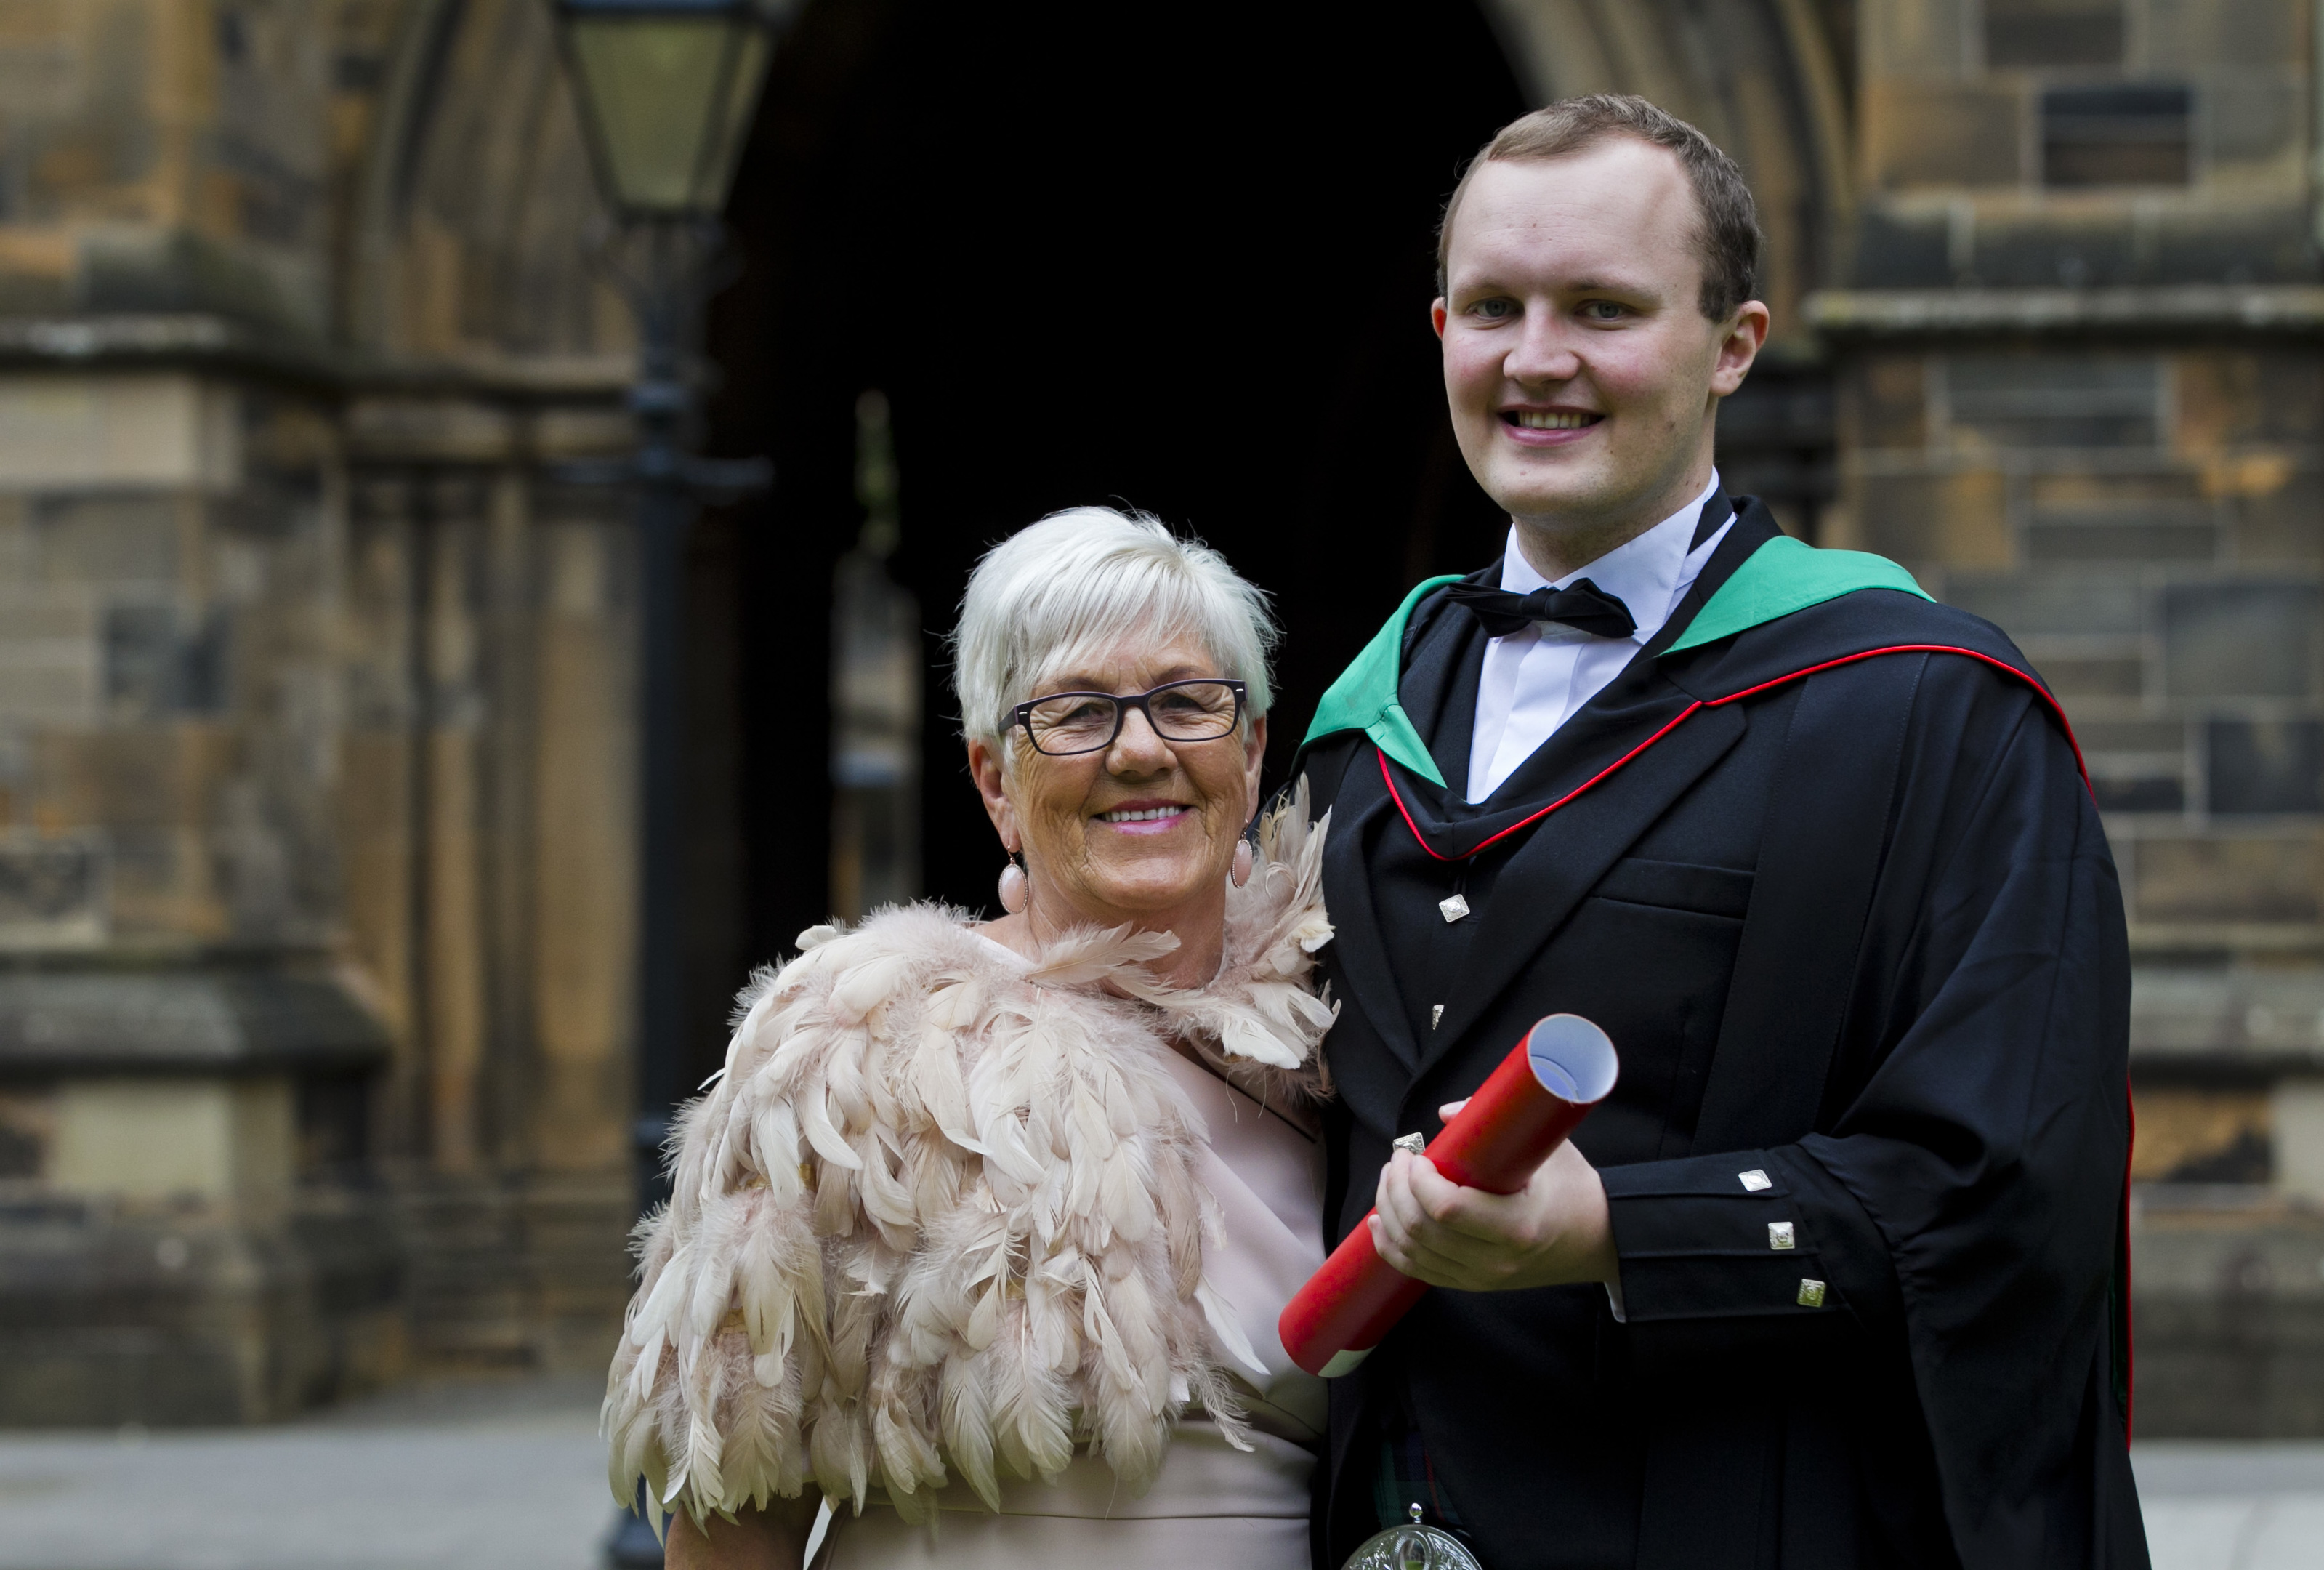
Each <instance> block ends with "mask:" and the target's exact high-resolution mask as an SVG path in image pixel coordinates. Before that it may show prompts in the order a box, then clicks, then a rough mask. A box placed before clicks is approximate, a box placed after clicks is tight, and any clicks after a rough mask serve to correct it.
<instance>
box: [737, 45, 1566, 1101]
mask: <svg viewBox="0 0 2324 1570" xmlns="http://www.w3.org/2000/svg"><path fill="white" fill-rule="evenodd" d="M1524 107H1525V104H1524V100H1523V98H1522V97H1521V96H1520V94H1519V90H1518V88H1517V83H1516V81H1515V79H1514V78H1513V76H1512V74H1511V71H1510V69H1509V68H1508V65H1507V63H1506V62H1505V60H1504V59H1503V56H1502V53H1501V51H1500V49H1499V44H1498V42H1497V41H1496V39H1495V37H1494V34H1493V32H1492V31H1491V30H1490V29H1489V26H1488V25H1487V23H1486V21H1485V20H1484V18H1483V17H1482V16H1481V15H1480V14H1479V13H1478V11H1477V10H1476V8H1474V7H1473V6H1471V5H1457V6H1446V5H1440V4H1431V3H1428V0H1397V3H1396V4H1393V5H1389V6H1388V7H1387V8H1386V9H1385V10H1376V11H1374V12H1372V13H1371V14H1369V17H1368V19H1367V23H1366V25H1365V26H1363V27H1361V28H1346V27H1333V28H1325V27H1322V26H1320V25H1319V24H1318V23H1317V19H1316V16H1315V14H1314V11H1313V10H1312V8H1309V7H1304V6H1297V5H1291V4H1288V3H1286V0H1268V3H1264V4H1243V5H1233V6H1224V5H1221V6H1214V7H1211V8H1209V10H1208V13H1207V14H1204V13H1203V12H1202V11H1196V12H1191V13H1190V12H1188V11H1186V10H1185V9H1183V8H1171V9H1167V10H1164V11H1144V12H1126V11H1121V10H1118V9H1111V8H1093V7H1090V6H1086V5H1074V4H1068V3H1064V0H1052V3H1050V4H1046V5H1035V6H1026V7H1010V8H1003V9H1002V10H1001V11H979V10H974V9H971V8H963V7H957V6H949V5H935V4H913V3H911V0H891V3H890V4H888V5H884V6H878V7H874V6H867V5H859V6H853V7H848V8H844V10H843V9H842V8H836V7H834V8H827V9H821V10H816V11H811V12H810V13H809V14H808V15H807V18H806V19H805V21H804V22H803V23H802V25H801V27H800V28H799V30H798V32H796V33H795V34H794V35H793V36H792V38H791V39H790V40H789V41H788V42H787V45H786V48H785V51H784V54H783V57H782V59H781V60H780V61H779V63H778V65H777V67H776V71H775V77H774V79H773V80H772V81H771V82H770V86H769V89H768V96H767V99H766V105H765V107H764V109H763V111H762V115H761V124H760V125H759V127H758V130H757V134H756V137H755V140H754V143H753V145H752V150H751V152H749V154H748V155H747V157H746V161H745V163H744V165H743V168H742V171H741V174H740V177H739V179H738V181H737V190H736V195H735V198H734V200H733V208H732V213H731V218H732V222H733V226H734V231H735V235H736V239H737V242H738V245H739V248H740V251H741V254H742V258H743V264H744V271H743V273H742V277H741V278H740V280H739V281H738V282H736V283H735V284H734V285H733V287H731V288H730V289H729V290H728V291H726V293H725V294H724V296H723V297H722V299H721V300H719V302H718V304H717V305H716V307H715V309H714V314H713V321H712V328H711V331H710V335H709V347H710V352H711V354H712V355H713V356H714V357H715V359H716V360H717V362H718V364H719V365H720V367H721V369H722V370H723V371H724V377H725V381H724V391H723V392H722V394H721V395H720V397H719V399H718V400H717V402H716V404H715V410H714V420H715V443H716V445H717V447H718V448H719V450H724V451H732V452H747V451H771V452H772V454H773V455H774V457H775V461H776V466H777V471H778V475H779V481H778V485H777V489H776V491H775V493H774V494H773V495H771V496H770V498H768V499H767V500H766V501H765V502H764V503H761V504H757V505H752V506H749V507H745V508H738V509H734V510H733V511H732V512H730V513H726V514H724V515H723V516H719V517H715V518H713V519H712V520H710V521H709V522H708V523H707V524H706V526H705V530H704V532H703V537H702V542H701V553H700V556H699V558H698V559H697V583H696V592H697V603H698V604H699V605H700V607H701V614H700V615H699V616H698V617H697V628H698V633H697V648H696V669H697V670H700V671H701V672H703V673H704V675H705V679H709V680H716V679H719V676H714V675H713V674H712V673H714V672H716V673H720V675H723V674H724V672H727V671H731V672H732V686H731V688H727V689H725V690H724V691H715V690H712V689H711V688H707V687H705V688H703V689H702V691H701V695H700V696H701V697H702V699H703V704H704V708H705V710H707V711H712V712H705V713H704V714H702V715H701V716H698V717H699V718H701V719H710V718H712V717H713V713H715V711H716V710H717V709H719V708H721V707H723V708H724V723H725V724H727V725H731V726H732V727H733V730H732V734H733V737H734V747H733V753H732V754H731V755H732V759H733V763H734V766H735V771H734V773H733V776H732V779H733V796H732V797H731V798H730V799H729V801H728V803H727V804H726V805H727V807H728V808H729V809H730V810H731V811H732V813H733V822H734V823H735V824H736V826H737V829H738V834H737V839H738V841H739V844H736V845H734V846H733V848H734V850H735V851H737V852H739V859H738V861H737V863H736V864H735V867H734V869H733V871H731V872H730V871H728V870H724V869H722V868H721V867H720V866H719V865H718V862H719V857H718V856H717V855H716V854H705V855H703V856H700V857H698V858H697V859H696V866H697V867H700V868H702V869H703V870H704V871H705V873H708V874H709V875H711V876H714V877H724V876H733V877H734V880H735V882H734V884H733V891H734V893H735V894H736V895H738V896H739V897H740V901H741V908H742V910H743V912H744V913H745V914H744V916H743V919H742V925H741V927H740V928H738V929H737V930H735V931H734V932H733V933H732V935H731V937H730V939H729V941H731V942H732V943H733V951H734V953H735V954H736V956H737V957H738V958H739V957H741V956H742V954H745V953H747V954H748V955H750V956H757V957H765V956H771V955H773V954H775V953H777V952H779V950H781V949H782V948H785V947H788V944H789V943H790V941H791V939H792V937H793V936H794V935H795V934H796V933H797V932H798V930H799V929H800V928H802V927H804V926H806V925H807V924H809V923H810V922H813V921H816V920H819V919H822V917H823V914H824V912H825V909H826V905H827V891H826V889H825V861H824V857H823V854H822V831H823V827H824V826H825V824H826V823H827V822H828V821H829V787H828V784H827V776H826V774H825V769H824V758H823V747H822V743H823V740H824V737H825V735H826V734H827V731H828V725H829V720H828V716H827V713H826V711H825V707H824V706H825V697H824V695H825V692H826V691H827V689H828V677H827V669H828V658H829V656H828V649H829V640H830V633H829V626H828V622H827V620H826V614H827V603H826V602H827V586H828V585H829V584H830V582H831V571H832V564H833V562H834V560H835V558H836V556H837V555H838V553H839V552H840V551H842V550H845V549H846V548H847V547H848V546H849V545H850V544H851V543H852V542H853V540H854V537H855V533H856V530H857V527H858V524H859V521H860V520H861V518H862V509H861V507H860V506H859V504H858V503H857V500H856V495H855V472H854V462H855V420H856V415H855V404H856V400H857V397H858V394H859V393H861V392H862V391H863V390H865V389H866V388H879V389H881V390H882V391H884V392H886V393H887V394H888V396H889V399H890V402H891V404H892V407H893V410H894V429H895V443H896V454H897V462H898V467H899V474H900V477H901V485H902V504H901V516H902V543H901V546H900V548H899V550H897V551H896V553H895V555H894V556H893V557H892V558H891V559H890V570H891V571H892V572H893V573H894V574H895V576H896V577H898V578H899V580H900V581H901V582H902V584H903V585H904V586H905V587H907V588H908V589H909V590H910V592H911V593H912V594H914V595H915V596H917V597H918V601H919V604H920V605H921V606H922V608H923V609H922V621H923V624H924V626H925V627H926V628H927V641H926V649H925V654H926V664H927V668H928V669H929V670H930V672H931V674H930V676H929V683H928V688H927V693H926V699H925V702H924V705H923V713H924V715H925V723H924V725H923V738H922V741H923V750H924V763H923V771H922V774H923V779H924V780H925V786H924V790H923V796H924V807H923V832H922V836H921V847H922V849H921V857H922V867H923V872H924V881H925V885H926V888H927V892H929V893H930V894H932V895H936V896H938V897H941V898H944V899H947V900H955V901H959V902H962V903H965V904H970V905H979V904H990V902H991V897H992V894H991V891H992V878H993V874H994V873H995V872H996V871H997V870H998V867H999V853H998V850H997V848H996V847H995V845H994V844H993V841H992V836H991V830H990V828H989V827H987V826H986V824H985V822H984V820H983V816H982V810H981V808H979V807H978V805H977V803H976V800H975V797H974V795H973V791H972V790H970V789H969V786H968V782H967V780H966V777H965V771H964V766H963V763H962V760H961V753H960V747H959V743H958V741H957V739H956V737H955V735H954V711H953V708H952V707H951V704H950V701H949V695H948V693H947V692H946V691H945V688H944V687H943V676H942V670H943V665H944V651H943V648H942V645H941V642H940V634H941V633H942V632H943V631H944V630H945V628H946V627H947V626H948V625H949V624H950V621H951V613H952V607H953V605H954V603H955V602H956V601H957V599H958V597H959V594H960V590H961V586H962V584H963V582H964V579H965V577H966V574H967V570H968V568H969V567H970V566H971V564H972V563H973V561H974V559H975V558H976V556H977V554H978V553H979V552H980V551H981V550H982V549H983V548H984V547H985V546H986V545H988V544H990V543H991V541H993V540H996V539H998V538H1000V537H1001V536H1002V535H1004V534H1006V533H1008V532H1010V531H1012V530H1014V529H1016V528H1018V527H1020V526H1021V525H1023V524H1024V523H1026V522H1030V521H1031V520H1033V519H1034V518H1036V517H1038V516H1040V515H1041V514H1043V513H1047V512H1049V511H1052V510H1054V509H1056V508H1059V507H1064V506H1068V505H1073V504H1075V503H1087V502H1107V501H1122V502H1127V503H1130V504H1133V505H1136V506H1139V507H1144V508H1148V509H1150V510H1152V511H1154V512H1156V513H1159V514H1160V515H1161V516H1162V517H1164V518H1165V519H1167V520H1168V521H1169V522H1172V523H1174V524H1176V525H1179V526H1182V527H1185V528H1190V529H1193V530H1194V531H1199V532H1200V533H1202V534H1203V536H1204V537H1205V538H1207V539H1209V540H1211V541H1212V542H1213V543H1214V544H1215V545H1217V546H1219V547H1220V548H1221V549H1222V550H1224V551H1225V552H1226V553H1227V554H1228V555H1229V557H1230V558H1231V559H1232V560H1233V561H1234V562H1235V564H1236V565H1237V566H1238V567H1239V568H1241V569H1242V570H1243V571H1244V572H1246V573H1247V574H1249V575H1250V576H1251V577H1253V578H1255V579H1256V580H1257V581H1258V582H1259V583H1260V584H1262V585H1263V586H1266V587H1267V588H1268V590H1270V591H1271V592H1272V593H1273V594H1274V595H1275V596H1277V604H1278V605H1279V608H1280V611H1281V614H1282V616H1283V620H1284V623H1285V624H1286V631H1287V633H1288V637H1287V640H1286V647H1285V651H1284V655H1283V660H1282V674H1283V686H1284V689H1285V691H1286V694H1287V695H1288V697H1287V698H1286V702H1285V704H1284V706H1283V707H1282V708H1281V709H1280V710H1279V711H1278V723H1277V732H1276V735H1275V737H1274V738H1273V746H1272V748H1271V757H1272V761H1273V762H1274V763H1275V765H1276V767H1277V770H1279V769H1280V767H1281V765H1282V763H1283V762H1284V760H1285V759H1286V758H1287V756H1288V753H1289V748H1290V744H1291V743H1294V742H1296V738H1297V732H1298V730H1299V728H1300V727H1302V726H1304V725H1305V719H1306V715H1307V712H1308V710H1309V709H1310V708H1312V707H1313V704H1314V699H1315V697H1316V695H1317V694H1318V693H1319V692H1320V691H1321V690H1322V688H1323V685H1324V683H1325V682H1327V681H1328V680H1329V679H1330V677H1331V675H1332V673H1333V670H1335V669H1336V668H1337V665H1338V664H1339V663H1340V662H1341V661H1342V660H1344V659H1345V658H1346V656H1347V655H1348V654H1350V653H1351V652H1352V650H1353V648H1354V646H1355V644H1356V643H1358V642H1360V640H1361V638H1362V636H1363V635H1364V633H1365V632H1366V631H1367V630H1368V629H1369V625H1370V624H1371V623H1372V622H1373V621H1374V619H1375V618H1376V617H1377V615H1378V614H1380V613H1381V612H1382V610H1383V609H1384V608H1385V607H1386V606H1387V605H1391V604H1393V602H1394V599H1395V597H1396V596H1397V594H1399V593H1400V592H1401V591H1402V589H1403V587H1404V586H1406V584H1408V583H1409V582H1410V581H1411V579H1412V578H1413V577H1415V576H1416V575H1417V574H1420V573H1423V572H1426V571H1432V570H1439V569H1441V568H1443V566H1446V565H1449V564H1455V563H1457V564H1460V565H1462V566H1464V567H1465V566H1469V565H1472V564H1473V563H1474V562H1475V561H1477V560H1479V559H1482V557H1483V556H1484V555H1485V554H1489V551H1490V550H1491V549H1492V547H1493V542H1494V540H1495V538H1496V536H1497V534H1498V531H1499V527H1500V524H1499V519H1498V518H1497V516H1496V514H1495V513H1494V512H1493V510H1492V508H1491V506H1490V504H1489V503H1488V502H1487V501H1486V500H1485V498H1484V497H1483V496H1482V494H1480V493H1479V492H1478V491H1477V490H1476V489H1475V488H1474V486H1473V485H1472V484H1471V481H1470V479H1469V477H1468V475H1467V472H1466V470H1465V469H1464V468H1463V467H1462V464H1461V460H1460V457H1459V455H1458V453H1457V451H1456V450H1455V449H1454V448H1453V446H1452V439H1451V434H1450V430H1449V429H1448V427H1447V425H1446V423H1445V420H1444V415H1443V399H1442V394H1441V392H1439V390H1438V382H1437V372H1436V368H1435V351H1434V339H1433V337H1431V335H1430V333H1429V329H1428V325H1427V319H1426V315H1425V310H1426V306H1427V302H1428V300H1429V298H1430V295H1431V292H1432V291H1431V288H1430V279H1431V270H1432V267H1433V263H1434V257H1433V245H1434V223H1435V218H1436V214H1437V209H1438V207H1439V204H1440V203H1441V202H1442V200H1443V197H1444V195H1445V194H1446V192H1447V191H1448V190H1449V189H1451V186H1452V181H1453V180H1454V177H1455V175H1456V173H1457V171H1458V168H1459V165H1460V162H1461V161H1462V159H1463V158H1465V157H1466V156H1468V155H1469V154H1470V153H1471V152H1473V151H1474V150H1475V148H1476V147H1477V146H1478V145H1479V144H1480V143H1481V142H1482V141H1483V140H1484V139H1485V138H1486V137H1487V136H1488V135H1489V134H1491V132H1492V131H1493V130H1494V128H1495V127H1497V126H1498V125H1500V124H1502V123H1503V122H1505V121H1506V120H1508V118H1510V117H1511V116H1512V115H1516V114H1517V113H1520V112H1521V111H1522V110H1523V108H1524ZM706 758H707V754H706V753H705V759H706ZM705 789H715V786H712V785H711V783H710V781H709V780H707V779H706V777H705ZM710 820H711V819H710V818H709V817H705V821H710ZM712 947H714V948H715V947H716V946H715V944H714V945H713V946H712ZM708 957H709V955H708V953H705V959H708ZM705 1071H706V1069H705ZM697 1077H698V1076H697Z"/></svg>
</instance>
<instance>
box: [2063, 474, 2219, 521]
mask: <svg viewBox="0 0 2324 1570" xmlns="http://www.w3.org/2000/svg"><path fill="white" fill-rule="evenodd" d="M2026 494H2027V496H2028V497H2029V498H2030V499H2031V500H2032V502H2033V506H2034V510H2035V512H2036V513H2037V514H2038V513H2043V512H2047V511H2050V510H2052V509H2059V510H2065V509H2074V508H2079V509H2083V510H2086V511H2087V510H2090V509H2096V508H2100V507H2114V508H2137V509H2141V510H2144V509H2148V508H2153V507H2156V506H2161V505H2166V504H2171V503H2191V502H2198V501H2201V500H2203V499H2205V498H2207V497H2209V496H2211V495H2212V494H2214V493H2213V492H2211V491H2210V490H2209V489H2208V488H2207V487H2206V485H2205V483H2204V478H2203V476H2201V475H2199V474H2197V473H2194V472H2192V471H2190V470H2188V469H2183V468H2169V469H2150V470H2146V471H2144V472H2137V471H2134V472H2131V473H2123V472H2120V471H2118V470H2115V469H2092V468H2047V469H2043V470H2042V471H2041V472H2040V473H2038V474H2035V475H2032V476H2028V477H2027V480H2026Z"/></svg>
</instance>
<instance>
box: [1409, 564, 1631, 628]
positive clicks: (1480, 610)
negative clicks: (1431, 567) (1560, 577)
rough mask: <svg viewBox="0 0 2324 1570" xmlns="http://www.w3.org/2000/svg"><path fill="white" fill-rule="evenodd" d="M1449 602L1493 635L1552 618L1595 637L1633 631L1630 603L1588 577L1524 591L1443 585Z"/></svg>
mask: <svg viewBox="0 0 2324 1570" xmlns="http://www.w3.org/2000/svg"><path fill="white" fill-rule="evenodd" d="M1444 592H1445V593H1446V594H1447V595H1449V596H1452V603H1453V604H1455V605H1465V606H1467V607H1468V608H1469V609H1470V610H1471V611H1472V612H1474V613H1475V614H1476V617H1477V620H1479V621H1480V622H1482V623H1485V631H1486V632H1487V633H1490V634H1491V635H1492V636H1493V637H1496V638H1506V637H1508V635H1509V634H1510V633H1522V632H1524V631H1525V630H1526V628H1527V627H1529V626H1531V625H1532V624H1533V623H1535V622H1557V623H1562V624H1563V625H1565V626H1568V627H1572V628H1574V629H1576V630H1578V631H1580V632H1584V633H1591V634H1593V635H1595V636H1597V637H1600V638H1627V637H1628V636H1629V635H1630V634H1631V633H1635V632H1637V630H1638V623H1637V622H1636V621H1635V620H1633V619H1632V618H1631V615H1630V607H1629V606H1628V605H1624V604H1623V603H1622V602H1621V601H1619V600H1618V599H1616V598H1615V597H1614V596H1612V595H1609V594H1608V593H1606V591H1605V590H1603V589H1601V588H1600V587H1599V586H1597V585H1596V584H1594V583H1591V581H1590V580H1589V579H1588V578H1586V577H1585V578H1583V579H1582V581H1581V582H1579V583H1577V584H1575V585H1574V586H1572V588H1562V589H1558V588H1541V589H1535V590H1534V591H1533V593H1531V594H1529V595H1513V594H1511V593H1509V591H1508V590H1507V589H1497V588H1492V587H1490V586H1487V585H1485V584H1481V583H1456V584H1452V585H1448V586H1446V588H1445V590H1444Z"/></svg>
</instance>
